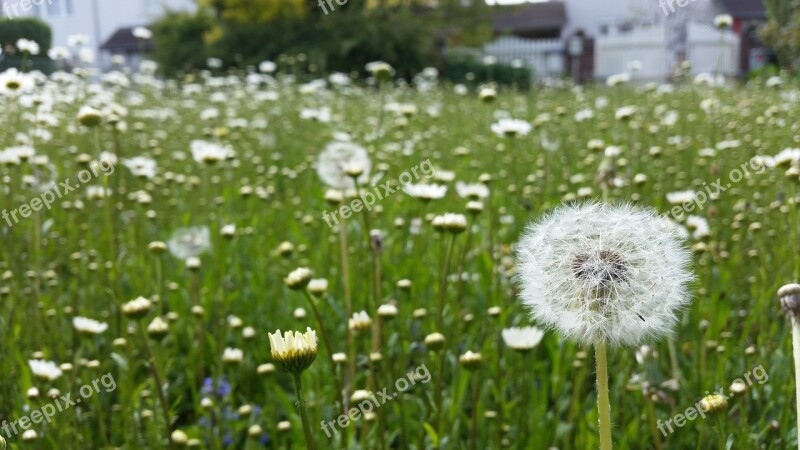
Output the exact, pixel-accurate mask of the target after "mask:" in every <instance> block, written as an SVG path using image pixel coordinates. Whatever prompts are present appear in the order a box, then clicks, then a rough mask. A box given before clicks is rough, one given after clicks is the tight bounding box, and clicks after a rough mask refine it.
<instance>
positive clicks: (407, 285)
mask: <svg viewBox="0 0 800 450" xmlns="http://www.w3.org/2000/svg"><path fill="white" fill-rule="evenodd" d="M397 289H403V290H408V289H411V280H408V279H402V280H400V281H398V282H397Z"/></svg>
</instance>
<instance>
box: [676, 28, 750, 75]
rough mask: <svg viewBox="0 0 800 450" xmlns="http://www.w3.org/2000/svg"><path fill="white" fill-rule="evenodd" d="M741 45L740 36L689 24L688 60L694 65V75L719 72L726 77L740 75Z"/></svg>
mask: <svg viewBox="0 0 800 450" xmlns="http://www.w3.org/2000/svg"><path fill="white" fill-rule="evenodd" d="M739 45H740V40H739V36H737V35H735V34H733V33H732V32H730V31H727V32H724V33H720V31H719V30H717V29H716V28H714V27H710V26H705V25H698V24H693V23H690V24H689V47H688V55H687V59H688V60H689V62H691V63H692V72H693V73H701V72H709V73H714V72H715V71H718V73H721V74H724V75H738V74H739ZM718 67H719V70H717V68H718Z"/></svg>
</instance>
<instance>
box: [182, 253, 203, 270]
mask: <svg viewBox="0 0 800 450" xmlns="http://www.w3.org/2000/svg"><path fill="white" fill-rule="evenodd" d="M200 265H201V262H200V258H198V257H197V256H190V257H188V258H186V268H187V269H189V270H191V271H195V270H198V269H199V268H200Z"/></svg>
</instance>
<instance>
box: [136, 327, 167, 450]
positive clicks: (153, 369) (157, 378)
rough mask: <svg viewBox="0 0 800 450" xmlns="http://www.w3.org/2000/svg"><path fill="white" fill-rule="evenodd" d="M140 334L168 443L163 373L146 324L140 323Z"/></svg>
mask: <svg viewBox="0 0 800 450" xmlns="http://www.w3.org/2000/svg"><path fill="white" fill-rule="evenodd" d="M139 332H140V334H141V335H142V346H143V347H144V351H145V353H146V354H147V363H148V365H149V366H150V373H151V374H152V375H153V382H154V383H155V385H156V386H155V388H156V394H158V401H159V403H161V410H162V412H163V413H164V428H165V430H166V437H167V442H169V440H170V430H169V427H170V420H169V403H167V399H166V397H165V396H164V383H163V382H162V381H161V373H160V372H159V371H158V363H157V362H156V357H155V354H154V353H153V350H152V349H151V348H150V341H148V337H147V330H145V327H144V322H141V321H139Z"/></svg>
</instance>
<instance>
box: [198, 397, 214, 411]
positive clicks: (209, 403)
mask: <svg viewBox="0 0 800 450" xmlns="http://www.w3.org/2000/svg"><path fill="white" fill-rule="evenodd" d="M200 407H201V408H203V409H211V408H213V407H214V400H211V399H210V398H208V397H203V399H202V400H200Z"/></svg>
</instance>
